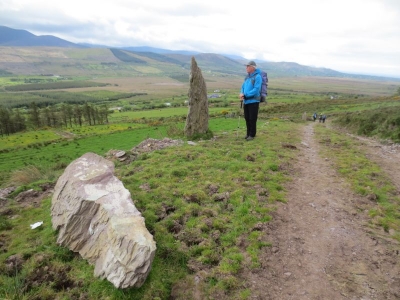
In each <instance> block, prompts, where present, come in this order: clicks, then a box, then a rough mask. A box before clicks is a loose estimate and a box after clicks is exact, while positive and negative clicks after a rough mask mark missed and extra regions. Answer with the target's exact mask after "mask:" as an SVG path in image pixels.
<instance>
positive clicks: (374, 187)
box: [316, 126, 400, 240]
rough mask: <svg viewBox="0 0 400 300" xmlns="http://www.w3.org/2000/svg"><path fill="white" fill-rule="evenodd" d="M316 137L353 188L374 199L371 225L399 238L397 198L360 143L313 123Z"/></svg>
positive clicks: (399, 222)
mask: <svg viewBox="0 0 400 300" xmlns="http://www.w3.org/2000/svg"><path fill="white" fill-rule="evenodd" d="M316 137H317V139H318V140H320V141H321V145H322V146H323V155H324V156H329V157H330V159H331V160H332V161H333V162H334V163H335V166H336V168H337V170H338V172H339V173H340V174H341V176H343V177H344V178H345V179H346V181H347V182H349V183H350V184H351V186H352V188H353V190H354V191H355V192H356V193H358V194H359V195H361V196H364V197H365V198H371V199H376V205H373V203H372V204H371V206H372V207H371V208H370V211H369V215H370V216H371V218H372V219H371V225H378V226H381V227H382V228H383V229H384V230H385V231H387V232H389V230H390V229H391V230H392V231H391V232H392V234H393V237H394V238H396V239H398V240H400V211H399V204H400V198H399V197H398V196H397V188H396V187H395V186H394V185H393V184H392V183H391V180H390V178H388V177H387V176H386V175H385V174H384V173H383V171H382V170H381V168H380V167H379V165H377V164H376V163H374V162H372V161H370V160H369V159H368V158H367V157H366V155H365V153H363V152H362V151H361V148H360V145H359V142H358V141H356V140H354V139H352V138H350V137H349V136H347V135H346V134H345V133H342V132H339V131H334V130H332V129H329V128H327V127H323V126H316ZM368 201H370V200H368Z"/></svg>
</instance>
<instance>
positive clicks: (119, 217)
mask: <svg viewBox="0 0 400 300" xmlns="http://www.w3.org/2000/svg"><path fill="white" fill-rule="evenodd" d="M51 216H52V224H53V228H54V229H56V230H58V239H57V243H58V244H60V245H63V246H66V247H68V248H69V249H71V250H72V251H74V252H79V254H80V255H81V256H82V257H83V258H84V259H87V260H88V261H89V263H91V264H93V265H94V266H95V269H94V274H95V276H98V277H100V278H107V280H109V281H110V282H111V283H112V284H114V286H115V287H117V288H128V287H140V286H141V285H142V284H143V283H144V281H145V280H146V277H147V275H148V274H149V272H150V269H151V264H152V261H153V258H154V255H155V250H156V245H155V241H154V239H153V236H152V235H151V234H150V233H149V232H148V230H147V229H146V227H145V222H144V218H143V217H142V215H141V213H140V212H139V211H138V210H137V209H136V207H135V206H134V204H133V202H132V199H131V195H130V193H129V191H128V190H127V189H126V188H125V187H124V186H123V184H122V182H121V181H120V180H119V179H117V178H116V177H115V176H114V165H113V163H112V162H110V161H108V160H106V159H104V158H102V157H101V156H98V155H97V154H94V153H86V154H85V155H83V156H81V157H80V158H78V159H76V160H75V161H73V162H72V163H71V164H70V165H69V166H68V167H67V168H66V169H65V172H64V173H63V174H62V176H61V177H60V178H59V179H58V181H57V184H56V187H55V190H54V195H53V199H52V207H51Z"/></svg>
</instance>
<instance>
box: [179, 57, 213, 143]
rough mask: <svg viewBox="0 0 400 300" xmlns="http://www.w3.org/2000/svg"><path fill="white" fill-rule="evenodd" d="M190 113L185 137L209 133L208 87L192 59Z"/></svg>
mask: <svg viewBox="0 0 400 300" xmlns="http://www.w3.org/2000/svg"><path fill="white" fill-rule="evenodd" d="M188 96H189V112H188V115H187V118H186V125H185V136H187V137H191V136H193V135H195V134H203V133H206V132H207V131H208V118H209V114H208V98H207V87H206V83H205V81H204V78H203V75H202V73H201V70H200V68H199V67H198V66H197V62H196V60H195V59H194V57H192V62H191V68H190V88H189V92H188Z"/></svg>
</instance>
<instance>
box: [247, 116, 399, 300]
mask: <svg viewBox="0 0 400 300" xmlns="http://www.w3.org/2000/svg"><path fill="white" fill-rule="evenodd" d="M316 124H318V123H311V124H309V125H307V126H305V127H304V134H303V137H302V142H301V145H299V147H297V148H298V149H299V150H298V151H299V157H298V162H297V163H296V165H295V170H294V172H295V174H294V176H293V177H294V178H293V181H292V182H291V183H290V184H289V186H288V187H287V190H288V202H287V203H286V204H284V203H280V204H278V205H277V209H276V211H275V212H274V213H273V220H272V221H271V222H270V223H268V226H267V229H266V231H267V234H266V238H265V239H266V241H267V242H272V247H270V248H267V249H266V251H264V252H263V253H262V255H261V257H260V261H261V268H259V269H256V270H248V271H245V272H244V274H242V275H243V276H244V277H246V278H247V280H248V282H249V285H250V286H249V288H250V289H251V291H252V293H251V294H252V296H251V298H252V299H297V300H299V299H400V263H399V261H400V255H399V249H400V247H399V245H398V243H397V242H396V241H394V240H393V239H390V238H389V236H388V235H387V234H386V233H385V232H384V231H383V229H382V230H381V229H376V230H373V229H371V228H369V227H368V226H367V221H368V217H367V214H366V213H367V209H368V207H371V206H372V205H375V204H374V203H373V202H372V201H370V200H368V199H366V198H363V197H360V196H359V195H356V194H355V193H353V192H352V191H351V190H350V188H349V186H348V185H347V184H346V183H345V182H344V180H342V179H341V178H340V177H339V176H338V175H337V173H336V171H335V169H334V168H333V166H332V164H331V163H330V160H329V158H325V157H321V156H319V154H318V152H319V145H318V143H317V141H315V139H314V136H313V135H314V126H315V125H316ZM365 143H366V142H365ZM365 145H366V146H367V147H366V148H368V149H366V152H367V153H368V155H370V156H371V158H372V157H374V158H376V159H378V160H380V161H381V160H385V161H386V159H383V158H382V157H379V151H381V150H382V148H379V147H377V146H376V145H375V144H371V145H372V150H371V148H370V147H369V144H368V145H367V144H365ZM374 149H375V151H374ZM376 150H378V151H376ZM296 151H297V150H296ZM386 154H387V153H386ZM393 159H394V158H393ZM397 161H399V160H397ZM393 165H394V164H393V162H392V163H391V164H390V160H388V165H385V166H383V165H382V167H383V168H386V167H387V168H388V172H389V173H391V177H392V178H395V179H398V178H399V176H400V171H399V170H395V169H394V166H393ZM390 167H391V168H390Z"/></svg>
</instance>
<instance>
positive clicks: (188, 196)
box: [0, 50, 400, 300]
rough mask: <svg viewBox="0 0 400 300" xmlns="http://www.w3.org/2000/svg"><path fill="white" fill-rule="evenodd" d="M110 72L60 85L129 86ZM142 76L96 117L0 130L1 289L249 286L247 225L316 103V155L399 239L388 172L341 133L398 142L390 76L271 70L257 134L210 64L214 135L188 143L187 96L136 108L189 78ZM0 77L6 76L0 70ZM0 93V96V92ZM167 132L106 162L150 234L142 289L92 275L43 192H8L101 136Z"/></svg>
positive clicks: (294, 153) (268, 197)
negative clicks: (92, 81)
mask: <svg viewBox="0 0 400 300" xmlns="http://www.w3.org/2000/svg"><path fill="white" fill-rule="evenodd" d="M71 51H72V50H71ZM76 55H78V53H77V54H76ZM152 72H156V71H154V70H153V71H152ZM112 79H113V81H112V82H113V83H112V84H111V85H108V86H106V87H92V88H93V89H94V90H92V91H90V92H89V91H88V90H85V91H83V89H88V87H84V88H81V90H79V91H78V90H73V91H71V92H72V93H80V95H79V97H82V95H81V94H82V93H86V94H87V93H88V92H89V94H91V97H92V98H93V99H94V98H96V99H97V100H96V101H97V102H96V101H94V103H95V104H96V103H97V104H99V103H101V104H103V100H104V98H110V97H112V96H113V95H117V94H119V95H120V94H121V93H122V92H124V93H125V92H128V89H127V86H129V84H131V83H132V82H130V81H128V82H127V81H125V79H124V80H123V79H118V78H112ZM101 80H102V81H103V80H104V81H106V82H111V79H104V78H102V79H101ZM146 80H148V81H146ZM146 80H144V79H143V78H142V79H141V80H139V79H138V80H137V81H135V79H132V81H133V82H136V83H137V84H136V85H132V88H131V90H130V91H129V93H140V92H145V93H146V95H141V96H138V97H133V99H131V98H120V97H117V98H118V99H115V100H114V101H110V103H109V104H110V106H109V107H119V106H126V105H128V106H132V107H135V106H136V108H138V107H141V108H140V109H129V110H121V112H119V111H118V110H117V109H116V110H114V112H113V113H111V114H110V115H109V122H108V124H104V125H92V126H89V125H87V124H84V125H83V126H72V127H70V126H68V127H57V128H50V127H44V128H39V129H32V128H27V129H26V130H25V131H24V132H19V133H15V134H11V135H8V136H6V135H3V136H1V137H0V181H1V183H0V187H1V188H5V187H9V186H14V187H16V188H17V189H16V190H15V191H14V192H13V193H12V194H11V195H10V197H9V198H8V200H7V201H8V202H7V203H6V205H4V206H3V207H1V208H0V212H1V213H0V230H1V235H0V242H1V244H0V245H1V246H0V247H1V248H0V249H1V250H2V251H1V252H0V298H1V299H96V298H97V299H154V300H155V299H168V298H169V297H170V296H171V293H172V292H174V293H177V295H179V297H178V298H177V299H191V296H192V295H191V294H190V291H191V290H193V289H194V282H195V276H196V274H197V273H198V272H200V274H201V275H202V280H201V281H200V283H199V286H198V289H199V290H200V291H201V293H202V294H201V296H202V299H215V298H218V295H222V296H221V298H226V299H228V298H229V299H251V295H250V291H249V289H248V288H247V285H246V278H242V277H241V271H242V270H243V269H250V270H254V271H255V272H257V271H259V270H260V268H261V267H262V266H260V262H259V261H258V255H259V253H260V251H263V249H265V248H266V247H271V244H270V243H266V242H263V237H262V231H259V230H257V228H258V226H260V224H261V225H262V224H266V223H268V222H269V221H270V220H271V218H272V216H271V213H272V212H273V211H274V210H275V209H276V204H277V203H278V202H286V201H287V199H286V192H287V191H286V190H285V187H286V184H287V183H288V182H290V180H291V178H292V176H295V172H294V170H293V166H294V164H295V163H296V161H297V160H298V159H301V158H299V157H298V150H297V149H296V147H291V146H295V145H297V144H299V143H300V142H301V140H300V136H301V129H302V127H303V126H304V125H306V124H308V122H310V121H311V116H312V114H313V112H318V113H325V114H326V115H327V116H328V118H327V122H326V123H325V124H316V126H315V128H316V138H317V139H318V140H320V141H325V142H324V143H321V145H322V154H323V155H325V156H329V157H330V158H331V160H332V166H333V167H334V168H335V169H336V170H337V171H338V173H339V174H340V176H342V178H343V180H345V181H347V182H349V184H350V186H352V189H353V190H354V192H355V193H358V194H359V195H362V196H367V195H369V194H370V193H372V192H373V193H374V194H375V195H376V197H377V199H378V201H377V204H376V206H375V207H374V208H373V209H371V210H370V212H369V216H370V224H371V226H373V227H374V228H378V229H381V230H385V231H387V232H390V233H391V234H392V236H393V238H394V239H397V240H399V241H400V234H399V233H400V215H399V203H400V200H399V198H398V196H397V195H396V194H395V193H394V187H393V184H392V183H390V180H389V179H388V178H387V177H385V174H384V171H383V170H381V169H380V166H379V165H375V164H371V163H367V162H366V160H367V159H366V158H365V154H364V153H363V152H362V148H361V147H360V145H358V144H353V143H352V141H351V140H350V137H349V136H348V135H347V134H346V133H347V132H352V133H355V134H360V135H366V136H372V137H375V138H378V139H391V140H392V141H395V142H400V123H399V121H398V120H400V109H399V108H400V98H399V95H397V89H398V85H399V83H396V82H393V81H387V82H386V81H365V80H356V79H340V80H339V79H329V78H307V77H299V78H290V79H283V78H271V80H270V89H269V97H268V104H262V105H261V107H260V115H259V120H258V133H257V138H256V139H255V140H254V141H251V142H246V141H245V140H244V139H243V136H244V135H245V121H244V119H243V116H242V115H240V114H239V112H240V107H239V102H238V101H237V94H238V87H239V86H240V82H241V80H242V78H240V79H239V78H236V79H234V84H232V81H231V80H226V79H224V78H215V77H209V78H207V80H208V82H209V83H210V84H209V85H208V87H209V89H210V91H209V93H212V92H213V91H214V90H215V89H217V88H219V87H220V89H221V91H223V93H221V94H222V96H221V99H217V100H218V101H215V102H212V101H210V119H209V128H210V130H211V132H212V134H213V138H212V139H196V140H194V141H193V142H194V143H195V144H194V145H192V144H188V143H187V138H185V136H184V135H183V129H184V126H185V118H186V115H187V112H188V108H187V107H186V106H185V105H180V106H176V107H165V106H164V107H163V106H160V107H157V108H153V109H145V108H144V105H145V104H149V103H148V102H149V101H150V100H149V99H150V98H153V99H154V103H159V104H162V103H165V102H172V100H174V101H177V102H179V103H182V102H183V101H184V100H185V99H186V98H185V95H186V93H187V86H175V87H172V88H171V87H170V86H165V87H164V88H165V90H164V92H163V91H161V90H157V91H155V92H154V94H152V93H153V92H151V89H149V87H148V86H149V85H150V86H152V84H154V83H155V82H154V81H151V80H154V78H153V79H150V78H146ZM117 82H118V83H117ZM0 83H1V84H3V85H7V84H9V83H8V82H7V81H6V79H4V78H3V79H1V80H0ZM10 84H14V83H10ZM116 85H117V86H116ZM232 85H233V86H232ZM114 88H115V89H116V90H113V89H114ZM100 89H105V91H106V92H99V90H100ZM160 89H161V87H160ZM46 95H47V96H48V95H49V94H46ZM57 95H59V94H58V93H57ZM94 95H95V96H94ZM105 95H107V97H104V96H105ZM36 96H37V95H35V97H36ZM53 96H54V97H55V94H53ZM1 97H2V98H1V99H6V96H5V95H4V94H3V95H2V96H1ZM77 97H78V96H77ZM54 99H55V98H54ZM170 100H171V101H170ZM130 101H133V102H132V103H130ZM145 102H146V103H145ZM150 102H151V101H150ZM150 104H151V103H150ZM99 105H100V104H99ZM377 120H379V121H377ZM166 137H168V138H173V139H181V140H182V141H184V143H183V144H182V145H181V146H175V147H170V148H166V149H162V150H156V151H153V152H150V153H146V154H142V155H140V156H139V157H138V159H137V160H135V161H133V162H131V163H130V164H127V165H125V164H123V163H120V162H116V163H115V165H116V171H115V172H116V176H117V177H118V178H119V179H120V180H121V181H122V182H123V183H124V185H125V187H126V188H127V189H128V190H129V191H130V193H131V195H132V199H133V202H134V204H135V206H136V207H137V208H138V209H139V211H140V212H141V213H142V215H143V216H144V217H145V220H146V227H147V228H148V230H149V231H150V232H151V234H152V235H153V236H154V239H155V241H156V245H157V251H156V256H155V259H154V262H153V265H152V270H151V272H150V274H149V276H148V278H147V279H146V282H145V283H144V285H143V286H142V287H140V288H130V289H125V290H120V289H116V288H114V287H113V285H112V284H111V283H109V282H108V281H106V280H100V279H98V278H95V277H94V276H93V270H94V267H93V266H91V265H89V264H88V263H87V262H86V261H85V260H83V259H82V258H80V256H79V255H77V254H75V253H73V252H71V251H69V250H68V249H66V248H63V247H60V246H58V245H57V244H56V238H57V232H55V231H54V230H53V229H52V226H51V217H50V207H51V196H49V197H46V198H45V199H43V200H42V201H41V203H40V204H38V205H31V206H27V207H23V206H21V205H20V204H19V203H17V202H16V201H15V197H16V196H17V195H18V194H19V193H20V192H22V191H26V190H29V189H34V190H37V191H41V190H42V188H43V186H44V185H48V184H55V182H56V181H57V179H58V177H59V176H60V175H61V174H62V172H63V171H64V169H65V167H66V166H68V164H69V163H71V162H72V161H73V160H75V159H76V158H78V157H80V156H81V155H83V154H84V153H87V152H94V153H97V154H99V155H101V156H105V155H106V154H107V152H108V151H110V150H112V149H114V150H116V149H118V150H124V151H130V150H131V149H132V148H133V147H135V146H137V145H139V144H140V143H141V142H143V141H145V140H146V139H148V138H153V139H163V138H166ZM332 144H334V145H335V147H331V146H332ZM143 185H146V186H148V187H149V190H144V189H143V188H142V186H143ZM212 190H214V191H216V192H215V193H211V191H212ZM166 208H167V211H168V213H167V212H166ZM11 216H12V217H11ZM37 221H43V222H44V223H43V226H41V227H40V228H38V229H37V230H30V228H29V224H33V223H35V222H37ZM264 238H265V237H264ZM12 255H18V256H19V257H20V259H21V261H22V264H21V265H20V266H18V267H16V268H14V269H11V270H10V269H9V268H7V264H6V261H7V259H9V257H10V256H12ZM49 274H50V275H51V276H50V275H49Z"/></svg>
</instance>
